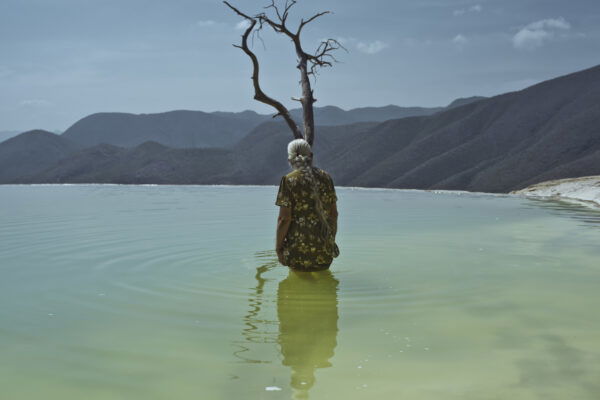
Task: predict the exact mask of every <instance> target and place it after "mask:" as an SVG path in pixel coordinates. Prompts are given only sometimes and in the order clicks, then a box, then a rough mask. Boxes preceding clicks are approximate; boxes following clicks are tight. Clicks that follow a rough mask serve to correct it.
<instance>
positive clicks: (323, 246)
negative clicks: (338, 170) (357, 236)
mask: <svg viewBox="0 0 600 400" xmlns="http://www.w3.org/2000/svg"><path fill="white" fill-rule="evenodd" d="M287 151H288V161H289V163H290V165H291V167H292V169H293V171H292V172H290V173H289V174H287V175H285V176H283V177H282V178H281V182H280V184H279V191H278V193H277V199H276V201H275V204H276V205H278V206H279V217H278V219H277V233H276V244H275V249H276V252H277V258H278V259H279V262H280V263H281V264H282V265H286V266H288V267H290V268H291V269H293V270H295V271H322V270H326V269H328V268H329V266H330V265H331V263H332V262H333V259H334V258H335V257H337V256H338V255H339V248H338V246H337V244H336V243H335V236H336V233H337V218H338V212H337V205H336V201H337V196H336V194H335V187H334V185H333V180H332V179H331V176H329V174H328V173H327V172H325V171H323V170H322V169H319V168H315V167H313V165H312V161H313V153H312V150H311V147H310V145H309V144H308V142H307V141H306V140H304V139H295V140H292V141H291V142H290V143H289V144H288V147H287Z"/></svg>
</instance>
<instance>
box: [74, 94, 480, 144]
mask: <svg viewBox="0 0 600 400" xmlns="http://www.w3.org/2000/svg"><path fill="white" fill-rule="evenodd" d="M461 101H463V102H464V103H466V102H469V99H461ZM444 109H445V108H444V107H433V108H425V107H399V106H394V105H389V106H385V107H363V108H354V109H352V110H348V111H346V110H343V109H341V108H339V107H335V106H325V107H316V108H315V110H314V111H315V121H316V122H317V125H319V126H332V125H349V124H353V123H356V122H366V121H368V122H382V121H386V120H389V119H397V118H404V117H410V116H420V115H431V114H434V113H436V112H439V111H442V110H444ZM290 113H291V114H292V118H294V119H296V120H297V121H298V122H300V121H301V118H302V110H301V109H299V108H298V109H293V110H291V111H290ZM271 120H272V118H271V115H262V114H257V113H256V112H254V111H248V110H247V111H243V112H239V113H233V112H223V111H217V112H212V113H206V112H202V111H191V110H175V111H168V112H163V113H155V114H129V113H117V112H101V113H95V114H91V115H88V116H87V117H85V118H82V119H80V120H79V121H77V122H76V123H75V124H73V125H72V126H71V127H69V128H68V129H67V130H66V131H65V132H64V133H63V135H62V136H63V137H64V138H66V139H70V140H72V141H74V142H77V143H79V144H81V145H83V146H93V145H96V144H100V143H106V144H112V145H115V146H121V147H135V146H137V145H139V144H141V143H144V142H147V141H154V142H157V143H162V144H164V145H165V146H169V147H174V148H199V147H203V148H204V147H231V146H233V145H235V144H236V143H237V142H239V141H240V140H241V139H242V138H243V137H244V136H245V135H247V134H248V133H249V132H250V131H251V130H252V129H254V128H255V127H257V126H258V125H260V124H262V123H263V122H267V121H271Z"/></svg>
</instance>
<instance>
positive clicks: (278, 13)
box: [224, 0, 347, 145]
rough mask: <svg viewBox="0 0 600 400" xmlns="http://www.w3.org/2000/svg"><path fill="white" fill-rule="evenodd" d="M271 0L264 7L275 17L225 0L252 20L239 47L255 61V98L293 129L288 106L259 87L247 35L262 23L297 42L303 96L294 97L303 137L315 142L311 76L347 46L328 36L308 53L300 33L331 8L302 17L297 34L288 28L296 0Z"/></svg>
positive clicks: (253, 76) (334, 59) (326, 65)
mask: <svg viewBox="0 0 600 400" xmlns="http://www.w3.org/2000/svg"><path fill="white" fill-rule="evenodd" d="M270 1H271V3H270V4H269V5H267V6H266V7H264V9H265V10H267V11H268V10H270V9H272V10H273V11H274V14H275V17H274V18H271V17H270V16H269V15H267V13H266V12H262V13H259V14H256V15H255V16H254V17H250V16H248V15H246V14H244V13H242V12H240V11H239V10H238V9H236V8H235V7H233V6H232V5H231V4H229V3H228V2H227V1H224V3H225V4H226V5H227V6H228V7H229V8H230V9H232V10H233V11H234V12H236V13H237V14H238V15H240V16H242V17H244V18H246V19H247V20H248V21H250V23H251V26H250V27H249V28H248V29H247V30H246V32H245V33H244V35H243V36H242V46H236V47H238V48H241V49H242V50H243V51H244V52H245V53H246V54H248V56H249V57H250V58H251V59H252V63H253V66H254V73H253V75H252V80H253V82H254V89H255V96H254V98H255V99H256V100H258V101H262V102H263V103H266V104H270V105H272V106H273V107H275V108H276V109H277V110H278V114H277V115H282V116H283V117H284V118H285V119H286V121H288V125H289V126H290V128H291V129H292V124H293V125H294V126H295V123H293V121H292V120H291V117H290V116H289V112H288V111H287V109H285V107H284V106H283V105H282V104H281V103H279V102H277V101H276V100H274V99H271V98H270V97H268V96H266V95H265V94H264V93H263V92H262V90H260V86H259V85H258V60H257V58H256V55H254V53H252V51H251V50H250V49H249V48H248V46H247V38H248V35H249V34H250V32H252V30H253V29H254V28H255V27H256V31H260V30H261V29H262V28H263V26H265V25H268V26H270V27H271V28H272V29H273V30H274V31H275V32H277V33H282V34H284V35H286V36H287V37H288V38H290V39H291V40H292V42H293V43H294V48H295V50H296V56H297V57H298V65H297V68H298V69H299V70H300V84H301V86H302V97H301V98H299V99H295V98H294V99H293V100H298V101H300V102H301V103H302V110H303V119H304V138H305V139H306V140H307V141H308V142H309V143H310V144H311V145H312V144H313V140H314V115H313V103H314V102H315V101H316V99H315V98H314V96H313V90H312V88H311V85H310V79H309V77H310V76H311V75H312V76H313V77H314V76H316V74H317V71H318V69H319V68H322V67H331V66H333V63H335V62H337V59H336V58H335V57H334V56H333V54H332V53H334V52H335V51H337V50H339V49H344V50H346V49H345V47H344V46H342V44H341V43H339V42H338V41H337V40H335V39H326V40H324V41H322V42H321V43H320V44H319V46H318V47H317V50H316V51H315V52H314V53H307V52H306V51H304V49H303V48H302V43H301V40H300V34H301V32H302V29H303V28H304V27H305V26H306V25H307V24H309V23H311V22H313V21H314V20H316V19H317V18H319V17H322V16H323V15H326V14H331V11H322V12H319V13H316V14H314V15H313V16H312V17H310V18H308V19H306V20H305V19H301V20H300V24H299V25H298V28H297V29H296V31H295V33H294V32H292V31H291V30H290V29H289V28H288V26H287V25H286V23H287V20H288V16H289V13H290V10H291V8H292V7H293V6H294V5H295V4H296V2H297V0H285V3H284V5H283V6H278V5H277V3H276V0H270ZM346 51H347V50H346ZM290 121H291V122H290ZM292 132H293V133H294V137H298V136H297V132H299V130H298V128H297V127H296V129H295V130H294V129H292Z"/></svg>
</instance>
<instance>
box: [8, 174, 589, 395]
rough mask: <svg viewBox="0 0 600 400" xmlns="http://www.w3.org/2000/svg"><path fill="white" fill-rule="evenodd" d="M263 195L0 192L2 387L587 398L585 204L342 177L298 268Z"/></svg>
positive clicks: (96, 188)
mask: <svg viewBox="0 0 600 400" xmlns="http://www.w3.org/2000/svg"><path fill="white" fill-rule="evenodd" d="M275 194H276V188H275V187H210V186H119V185H61V186H52V185H34V186H0V273H1V275H0V349H1V358H2V362H1V363H0V388H1V389H0V390H1V395H0V397H1V398H2V399H10V400H16V399H41V398H43V399H60V400H69V399H111V400H112V399H128V400H129V399H192V398H194V399H242V398H244V399H290V398H311V399H344V400H346V399H364V398H373V399H375V398H380V399H383V398H386V399H387V398H389V399H392V398H403V399H442V398H443V399H457V400H458V399H461V400H464V399H511V400H512V399H598V398H599V397H600V383H599V382H600V381H599V380H598V377H599V376H600V318H598V309H599V308H600V292H599V291H598V287H599V284H600V246H599V243H600V213H599V212H597V211H592V210H589V209H585V208H582V207H579V206H573V205H569V204H566V203H559V202H548V201H541V200H528V199H523V198H518V197H512V196H494V195H482V194H466V193H433V192H424V191H405V190H352V189H346V188H339V189H338V197H339V209H340V223H339V230H340V232H339V236H338V244H339V246H340V249H341V252H342V254H341V256H340V257H339V258H338V259H336V260H335V262H334V264H333V266H332V268H331V272H330V273H325V274H305V275H299V276H298V275H294V274H289V273H288V270H287V269H286V268H285V267H281V266H279V265H278V264H277V262H276V257H275V255H274V253H273V252H272V250H271V249H272V248H273V244H274V231H275V219H276V215H277V214H276V213H277V209H276V207H275V206H274V204H273V203H274V201H275Z"/></svg>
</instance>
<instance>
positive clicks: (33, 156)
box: [0, 129, 81, 183]
mask: <svg viewBox="0 0 600 400" xmlns="http://www.w3.org/2000/svg"><path fill="white" fill-rule="evenodd" d="M80 148H81V146H80V145H78V144H77V143H74V142H71V141H70V140H67V139H64V138H61V137H60V136H59V135H56V134H54V133H52V132H48V131H44V130H41V129H36V130H32V131H28V132H23V133H21V134H20V135H18V136H15V137H13V138H10V139H8V140H6V141H4V142H2V143H0V182H5V183H11V182H19V181H20V179H19V178H24V177H27V176H28V175H30V174H34V173H36V172H38V171H40V170H42V169H44V168H47V167H49V166H51V165H53V164H55V163H56V162H58V161H59V160H61V159H63V158H65V157H67V156H68V155H70V154H73V153H74V152H75V151H77V150H79V149H80Z"/></svg>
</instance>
